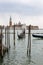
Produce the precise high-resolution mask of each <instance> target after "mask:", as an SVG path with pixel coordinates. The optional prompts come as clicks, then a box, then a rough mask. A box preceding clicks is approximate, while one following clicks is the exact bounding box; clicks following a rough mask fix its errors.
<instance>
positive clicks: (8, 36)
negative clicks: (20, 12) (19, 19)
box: [7, 27, 10, 49]
mask: <svg viewBox="0 0 43 65" xmlns="http://www.w3.org/2000/svg"><path fill="white" fill-rule="evenodd" d="M7 48H8V49H9V48H10V32H9V27H7Z"/></svg>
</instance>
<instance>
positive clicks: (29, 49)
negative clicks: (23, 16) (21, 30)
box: [27, 25, 31, 56]
mask: <svg viewBox="0 0 43 65" xmlns="http://www.w3.org/2000/svg"><path fill="white" fill-rule="evenodd" d="M30 54H31V25H29V30H28V46H27V55H29V56H30Z"/></svg>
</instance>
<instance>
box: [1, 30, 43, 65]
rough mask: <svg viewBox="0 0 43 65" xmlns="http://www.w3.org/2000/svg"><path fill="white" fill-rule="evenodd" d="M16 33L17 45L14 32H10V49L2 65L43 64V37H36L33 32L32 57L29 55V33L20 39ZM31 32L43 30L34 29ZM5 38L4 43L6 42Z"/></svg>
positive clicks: (41, 31) (2, 60)
mask: <svg viewBox="0 0 43 65" xmlns="http://www.w3.org/2000/svg"><path fill="white" fill-rule="evenodd" d="M17 32H18V31H17V30H16V35H15V38H16V40H15V47H14V39H13V36H14V35H13V34H10V49H9V52H8V53H6V54H5V56H4V58H3V59H0V65H43V39H34V38H33V37H32V34H31V57H28V56H27V45H28V34H26V37H25V38H24V39H20V40H19V39H18V37H17ZM31 33H43V30H32V31H31ZM4 42H5V41H4V39H3V43H4Z"/></svg>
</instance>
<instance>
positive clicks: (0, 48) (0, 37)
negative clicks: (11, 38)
mask: <svg viewBox="0 0 43 65" xmlns="http://www.w3.org/2000/svg"><path fill="white" fill-rule="evenodd" d="M0 56H1V57H3V47H2V28H1V32H0Z"/></svg>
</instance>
